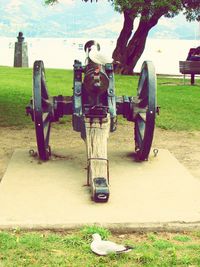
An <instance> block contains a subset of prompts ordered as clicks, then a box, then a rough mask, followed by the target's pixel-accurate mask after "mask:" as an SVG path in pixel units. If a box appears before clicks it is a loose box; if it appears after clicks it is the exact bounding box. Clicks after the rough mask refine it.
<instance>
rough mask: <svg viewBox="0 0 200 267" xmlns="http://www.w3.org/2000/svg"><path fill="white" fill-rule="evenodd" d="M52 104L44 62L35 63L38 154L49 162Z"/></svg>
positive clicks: (35, 120) (35, 113)
mask: <svg viewBox="0 0 200 267" xmlns="http://www.w3.org/2000/svg"><path fill="white" fill-rule="evenodd" d="M52 110H53V108H52V104H51V103H50V101H49V96H48V90H47V86H46V82H45V70H44V64H43V62H42V61H40V60H39V61H35V63H34V67H33V116H34V122H35V131H36V139H37V147H38V154H39V157H40V159H41V160H48V159H49V156H50V154H51V151H50V147H49V136H50V127H51V120H52Z"/></svg>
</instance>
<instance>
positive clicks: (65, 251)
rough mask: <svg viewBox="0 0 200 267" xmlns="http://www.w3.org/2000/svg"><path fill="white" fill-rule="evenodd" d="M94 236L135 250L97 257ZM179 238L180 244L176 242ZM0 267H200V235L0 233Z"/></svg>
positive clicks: (86, 230)
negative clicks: (94, 252)
mask: <svg viewBox="0 0 200 267" xmlns="http://www.w3.org/2000/svg"><path fill="white" fill-rule="evenodd" d="M95 232H98V233H100V234H101V235H102V236H104V238H105V239H107V238H108V239H109V240H112V241H114V242H118V243H123V244H127V245H131V246H133V247H134V250H133V251H131V252H130V253H127V254H123V255H122V254H121V255H114V254H111V255H108V256H105V257H99V256H97V255H95V254H93V253H92V252H91V250H90V243H91V235H92V234H93V233H95ZM180 236H182V237H184V238H183V240H182V238H181V239H180V238H177V237H180ZM152 237H153V238H152ZM177 239H178V240H177ZM186 239H187V241H186ZM0 266H6V267H15V266H16V267H18V266H20V267H24V266H34V267H36V266H38V267H42V266H65V267H66V266H70V267H73V266H77V267H80V266H84V267H87V266H88V267H90V266H91V267H93V266H95V267H104V266H105V267H109V266H110V267H113V266H116V267H118V266H124V267H129V266H162V267H164V266H166V267H169V266H200V235H199V233H195V232H193V233H192V232H190V233H184V234H181V235H180V234H174V233H173V234H172V233H167V234H166V233H165V234H163V233H157V234H156V233H154V234H141V233H140V234H131V235H126V234H125V235H114V234H111V233H110V232H109V231H108V230H106V229H104V228H101V227H96V226H92V227H89V226H86V227H84V228H83V229H80V230H79V231H75V232H71V233H64V232H63V233H53V232H23V231H19V230H18V231H10V232H6V231H1V232H0Z"/></svg>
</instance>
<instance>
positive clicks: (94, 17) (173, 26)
mask: <svg viewBox="0 0 200 267" xmlns="http://www.w3.org/2000/svg"><path fill="white" fill-rule="evenodd" d="M61 1H63V2H61V3H59V4H57V5H54V6H45V5H44V4H43V2H44V0H34V1H33V0H1V5H0V18H1V19H0V36H6V37H15V36H16V35H17V33H18V32H19V31H23V32H24V35H25V36H27V37H64V38H69V37H78V38H81V37H82V38H94V36H95V37H96V38H117V37H118V35H119V31H120V29H121V27H122V23H123V20H122V16H120V15H119V14H118V13H116V12H114V10H113V8H112V6H111V5H110V4H109V3H108V2H107V1H102V2H101V3H98V4H97V3H93V4H90V3H87V4H86V3H84V2H81V1H80V0H78V1H77V0H74V1H71V0H61ZM199 31H200V28H199V27H198V25H197V23H188V22H186V21H185V18H184V17H183V16H178V17H176V18H174V19H162V20H161V21H160V22H159V24H158V25H157V26H156V27H154V28H153V29H152V30H151V32H150V35H149V36H150V37H152V38H175V39H197V38H200V33H199Z"/></svg>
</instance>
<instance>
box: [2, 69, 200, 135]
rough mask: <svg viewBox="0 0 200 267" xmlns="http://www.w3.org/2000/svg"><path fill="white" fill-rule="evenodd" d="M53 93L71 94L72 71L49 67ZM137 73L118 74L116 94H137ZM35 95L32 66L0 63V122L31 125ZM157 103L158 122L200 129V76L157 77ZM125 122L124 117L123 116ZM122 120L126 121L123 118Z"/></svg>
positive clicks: (171, 125)
mask: <svg viewBox="0 0 200 267" xmlns="http://www.w3.org/2000/svg"><path fill="white" fill-rule="evenodd" d="M46 77H47V85H48V88H49V94H50V95H52V96H53V95H55V96H56V95H60V94H62V95H72V86H73V84H72V82H73V72H72V71H70V70H59V69H56V70H55V69H46ZM137 83H138V77H137V76H136V77H132V76H120V75H116V76H115V85H116V95H118V96H120V95H129V96H131V95H132V96H135V95H136V90H137ZM31 95H32V69H31V68H29V69H23V68H10V67H0V114H1V116H0V126H4V127H6V126H18V127H24V126H30V125H32V122H31V119H30V118H29V117H26V116H25V106H26V105H27V104H28V103H29V101H30V98H31ZM157 102H158V103H157V104H158V106H160V107H161V109H160V113H161V114H160V116H157V121H156V123H157V126H158V127H161V128H163V129H171V130H188V131H193V130H200V123H199V121H200V108H199V106H200V105H199V104H200V80H199V79H198V80H197V83H196V85H195V86H191V85H190V83H189V80H188V81H187V84H186V85H183V80H182V79H172V78H164V77H158V80H157ZM120 122H122V120H120ZM122 123H123V122H122Z"/></svg>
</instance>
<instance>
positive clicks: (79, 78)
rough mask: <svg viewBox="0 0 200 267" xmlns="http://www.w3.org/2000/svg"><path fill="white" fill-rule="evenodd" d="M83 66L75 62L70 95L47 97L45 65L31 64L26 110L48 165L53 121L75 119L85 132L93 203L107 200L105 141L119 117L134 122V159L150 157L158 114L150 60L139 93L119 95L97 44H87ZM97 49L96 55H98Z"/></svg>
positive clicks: (139, 86) (88, 178) (76, 127)
mask: <svg viewBox="0 0 200 267" xmlns="http://www.w3.org/2000/svg"><path fill="white" fill-rule="evenodd" d="M84 48H85V52H86V62H85V65H82V63H81V62H80V61H78V60H75V61H74V81H73V95H72V96H62V95H58V96H53V97H52V96H49V93H48V89H47V85H46V81H45V69H44V64H43V62H42V61H36V62H35V63H34V66H33V97H32V99H31V101H30V104H29V105H28V106H27V107H26V111H27V113H28V114H30V115H31V118H32V120H33V121H34V123H35V131H36V140H37V148H38V156H39V158H40V159H41V160H43V161H46V160H48V159H49V157H50V156H51V149H50V145H49V140H50V130H51V123H53V122H56V121H58V120H59V119H60V118H61V117H63V116H64V115H72V125H73V129H74V130H75V131H78V132H80V133H81V138H82V139H83V140H84V141H85V144H86V148H87V185H88V186H90V187H91V196H92V199H93V200H94V201H95V202H107V201H108V199H109V195H110V190H109V161H108V158H107V139H108V136H109V133H110V132H114V131H115V130H116V129H117V116H118V115H122V116H123V117H124V118H126V119H127V120H128V121H130V122H132V123H133V133H134V142H135V156H136V158H137V160H139V161H144V160H147V159H148V156H149V153H150V149H151V145H152V140H153V133H154V126H155V117H156V113H157V111H158V110H157V106H156V75H155V70H154V66H153V64H152V62H150V61H145V62H144V63H143V65H142V69H141V73H140V77H139V82H138V88H137V95H136V96H135V97H133V96H116V94H115V81H114V70H113V64H112V63H110V62H106V61H105V58H104V57H103V56H102V55H101V54H100V52H99V50H100V46H99V44H98V43H96V42H95V41H89V42H87V43H86V44H85V47H84ZM94 50H96V52H95V53H94Z"/></svg>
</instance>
